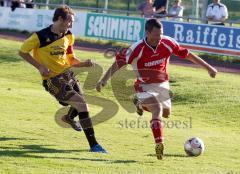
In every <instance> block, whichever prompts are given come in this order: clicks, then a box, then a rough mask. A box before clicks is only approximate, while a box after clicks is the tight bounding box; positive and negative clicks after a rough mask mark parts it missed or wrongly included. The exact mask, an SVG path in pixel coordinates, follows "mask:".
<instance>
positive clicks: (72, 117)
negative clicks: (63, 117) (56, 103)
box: [68, 107, 78, 119]
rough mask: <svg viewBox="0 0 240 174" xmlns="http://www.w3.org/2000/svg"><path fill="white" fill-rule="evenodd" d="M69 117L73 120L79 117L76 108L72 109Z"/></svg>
mask: <svg viewBox="0 0 240 174" xmlns="http://www.w3.org/2000/svg"><path fill="white" fill-rule="evenodd" d="M68 115H69V117H70V118H71V119H74V118H75V117H76V116H77V115H78V111H77V110H76V109H75V108H73V107H70V109H69V111H68Z"/></svg>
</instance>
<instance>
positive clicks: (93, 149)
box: [90, 144, 107, 153]
mask: <svg viewBox="0 0 240 174" xmlns="http://www.w3.org/2000/svg"><path fill="white" fill-rule="evenodd" d="M90 152H97V153H107V151H106V150H105V149H104V148H103V147H102V146H101V145H100V144H96V145H95V146H93V147H91V149H90Z"/></svg>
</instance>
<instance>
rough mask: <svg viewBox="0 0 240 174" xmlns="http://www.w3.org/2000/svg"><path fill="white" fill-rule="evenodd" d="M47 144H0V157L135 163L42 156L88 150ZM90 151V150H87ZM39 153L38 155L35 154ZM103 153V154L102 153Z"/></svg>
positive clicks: (132, 161) (120, 161)
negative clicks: (56, 147) (57, 147)
mask: <svg viewBox="0 0 240 174" xmlns="http://www.w3.org/2000/svg"><path fill="white" fill-rule="evenodd" d="M46 146H49V145H44V146H43V145H19V146H18V147H2V146H0V157H2V156H5V157H22V158H39V159H66V160H77V161H81V160H82V161H95V162H107V163H136V162H137V161H135V160H107V159H99V158H93V159H91V158H79V157H64V156H59V157H58V156H54V157H51V156H44V155H42V154H69V153H76V152H89V150H62V149H61V150H60V149H54V148H48V147H46ZM89 153H90V152H89ZM36 154H39V155H36ZM102 155H104V154H102Z"/></svg>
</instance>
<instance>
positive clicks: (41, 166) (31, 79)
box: [0, 39, 240, 174]
mask: <svg viewBox="0 0 240 174" xmlns="http://www.w3.org/2000/svg"><path fill="white" fill-rule="evenodd" d="M20 44H21V43H20V42H15V41H8V40H3V39H1V40H0V45H1V48H0V105H1V107H0V173H1V174H16V173H18V174H25V173H29V174H31V173H34V174H36V173H37V174H46V173H51V174H55V173H59V174H60V173H61V174H69V173H76V174H77V173H78V174H79V173H174V174H176V173H187V174H192V173H196V174H199V173H209V174H227V173H234V174H236V173H240V169H239V156H240V151H239V142H240V137H239V133H240V124H239V122H240V118H239V115H240V96H239V91H240V83H239V81H240V76H239V75H233V74H224V73H219V74H218V76H217V78H216V79H211V78H209V77H208V75H207V73H206V72H205V71H204V70H202V69H193V68H188V67H180V66H174V65H171V66H170V73H171V79H172V83H171V86H172V90H173V93H174V97H173V113H172V117H171V118H170V119H169V120H168V121H169V122H168V123H169V124H168V126H169V128H166V129H165V137H166V150H165V154H166V157H165V159H164V160H163V161H158V160H156V157H155V156H154V143H153V138H152V133H151V131H150V129H149V120H150V114H145V115H144V117H142V118H139V117H137V115H136V114H135V113H129V112H127V111H126V110H125V109H123V107H122V106H120V103H122V102H123V101H124V103H122V104H125V105H124V106H126V105H127V106H128V107H129V108H128V109H132V107H133V106H132V104H130V101H129V99H128V96H127V94H129V93H131V92H130V91H131V90H132V89H131V88H130V87H129V86H128V90H124V89H123V88H122V87H121V89H119V91H117V93H118V94H119V95H120V96H121V98H122V99H121V100H119V102H117V101H116V98H115V97H114V94H113V92H112V90H111V85H110V84H108V85H107V86H106V88H104V89H103V92H102V93H101V94H99V93H97V92H96V91H95V90H93V89H92V88H93V87H94V83H93V82H92V81H91V80H90V83H89V84H88V85H87V86H85V89H84V91H85V94H86V98H87V101H88V103H89V107H90V112H91V115H95V114H97V113H98V112H99V111H100V110H101V107H100V106H99V104H97V105H94V103H96V101H98V100H93V99H92V98H94V97H102V98H104V99H105V100H110V101H112V102H114V103H116V104H117V106H118V112H117V114H116V115H115V116H114V117H113V118H112V119H110V120H108V121H106V122H104V123H101V124H98V125H96V126H95V132H96V135H97V137H98V141H99V142H100V143H101V144H102V145H103V146H104V147H105V148H106V149H107V150H108V151H109V154H93V153H89V152H88V145H87V142H86V139H85V137H84V135H83V133H78V132H74V131H73V130H72V129H70V128H62V127H60V126H58V125H57V124H56V122H55V121H54V114H55V112H56V110H58V109H59V108H60V106H59V104H58V103H57V102H56V101H55V100H54V99H53V98H52V97H51V96H50V95H49V94H48V93H46V92H45V91H44V90H43V88H42V86H41V78H40V76H39V75H38V72H37V71H36V70H35V69H34V68H33V67H31V66H30V65H29V64H27V63H26V62H24V61H22V60H21V59H20V58H19V57H18V56H17V50H18V48H19V47H20ZM76 54H77V55H78V56H79V57H81V58H83V59H86V58H94V59H95V61H96V62H98V63H99V64H101V65H103V67H104V69H105V70H106V68H107V67H108V66H109V65H110V63H111V62H112V61H113V60H112V59H106V58H104V57H103V56H102V54H101V53H92V52H84V51H76ZM129 76H130V75H129ZM85 79H86V73H84V74H81V75H80V76H79V80H80V82H81V84H82V86H83V84H84V82H85ZM116 79H117V82H116V83H117V84H119V85H123V84H122V81H121V79H122V78H121V77H119V76H118V77H117V78H115V80H116ZM131 82H132V80H130V81H129V82H128V83H127V84H128V85H130V84H131ZM91 96H92V97H91ZM105 100H102V101H101V102H102V103H101V105H104V104H107V103H106V101H105ZM104 102H105V103H104ZM109 109H111V106H109ZM190 118H191V125H190ZM126 121H127V125H124V126H123V124H126ZM176 121H182V122H185V123H186V125H187V126H183V125H182V126H181V127H180V128H176V127H173V128H170V127H171V126H172V125H171V123H173V122H176ZM134 122H135V125H133V124H134ZM138 123H139V124H138ZM130 124H131V125H130ZM137 124H138V125H139V126H138V127H137ZM146 124H147V126H146ZM146 127H147V128H146ZM191 136H198V137H200V138H202V139H203V140H204V142H205V146H206V151H205V153H204V154H203V155H202V156H200V157H196V158H191V157H186V155H185V153H184V150H183V143H184V141H185V140H186V139H188V138H189V137H191Z"/></svg>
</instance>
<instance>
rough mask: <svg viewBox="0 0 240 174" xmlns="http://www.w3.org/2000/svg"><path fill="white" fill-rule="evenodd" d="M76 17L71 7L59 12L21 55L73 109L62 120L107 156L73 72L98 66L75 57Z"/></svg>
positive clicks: (25, 44) (51, 90)
mask: <svg viewBox="0 0 240 174" xmlns="http://www.w3.org/2000/svg"><path fill="white" fill-rule="evenodd" d="M74 15H75V14H74V12H73V10H72V9H71V8H69V7H68V6H61V7H59V8H57V9H56V10H55V12H54V16H53V24H52V25H50V26H49V27H47V28H44V29H42V30H40V31H38V32H36V33H33V34H32V35H31V36H30V37H29V38H28V39H27V40H26V41H25V42H24V43H23V45H22V46H21V49H20V51H19V55H20V56H21V57H22V58H23V59H25V60H26V61H27V62H28V63H30V64H31V65H33V66H34V67H35V68H37V69H38V71H39V72H40V74H41V75H42V78H43V86H44V87H45V89H46V90H47V91H48V92H49V93H50V94H51V95H53V96H54V97H55V98H56V99H57V100H58V101H59V103H60V104H62V105H70V106H71V107H70V109H69V112H68V114H67V115H65V116H63V117H62V120H63V121H64V122H66V123H68V124H70V125H71V126H72V127H73V128H74V129H75V130H77V131H80V130H81V129H83V131H84V133H85V135H86V137H87V140H88V142H89V145H90V151H91V152H102V153H106V150H105V149H104V148H102V147H101V145H99V144H98V142H97V141H96V138H95V135H94V129H93V125H92V121H91V118H90V117H89V112H88V107H87V104H86V102H85V100H84V97H83V93H82V91H81V88H80V85H79V83H78V81H77V79H76V78H75V77H74V75H73V72H72V71H71V70H70V69H69V68H71V67H79V68H80V67H91V66H93V65H94V64H93V62H92V61H91V60H86V61H80V60H79V59H77V58H76V57H75V55H74V52H73V44H74V36H73V34H72V33H71V32H70V30H69V29H70V28H72V24H73V22H74ZM31 51H32V55H31V54H30V52H31ZM76 116H79V122H80V125H79V124H77V122H76V121H74V118H75V117H76Z"/></svg>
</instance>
